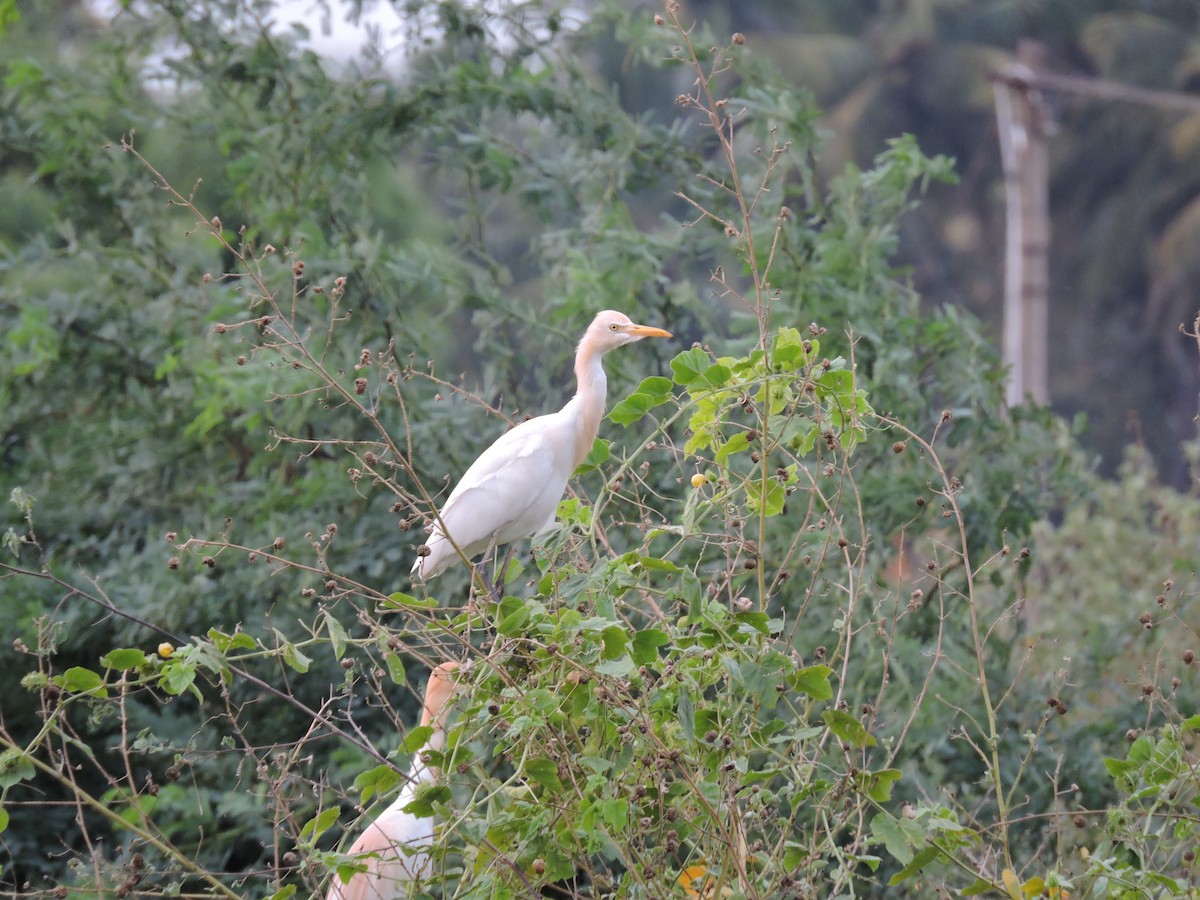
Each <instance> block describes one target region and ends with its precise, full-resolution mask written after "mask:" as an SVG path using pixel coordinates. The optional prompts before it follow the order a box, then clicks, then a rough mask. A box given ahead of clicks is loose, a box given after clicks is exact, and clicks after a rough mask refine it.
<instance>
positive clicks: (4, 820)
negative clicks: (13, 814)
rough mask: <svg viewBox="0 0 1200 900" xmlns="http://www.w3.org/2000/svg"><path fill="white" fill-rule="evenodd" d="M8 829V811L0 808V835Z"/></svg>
mask: <svg viewBox="0 0 1200 900" xmlns="http://www.w3.org/2000/svg"><path fill="white" fill-rule="evenodd" d="M7 828H8V810H7V809H5V808H4V807H3V806H0V834H4V832H5V830H6V829H7Z"/></svg>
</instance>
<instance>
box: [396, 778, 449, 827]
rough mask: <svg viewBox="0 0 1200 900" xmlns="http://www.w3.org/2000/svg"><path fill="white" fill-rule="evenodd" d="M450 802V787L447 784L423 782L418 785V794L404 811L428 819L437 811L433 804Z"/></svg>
mask: <svg viewBox="0 0 1200 900" xmlns="http://www.w3.org/2000/svg"><path fill="white" fill-rule="evenodd" d="M449 802H450V788H449V787H448V786H447V785H444V784H421V785H417V790H416V794H415V795H414V797H413V800H412V802H411V803H409V804H408V805H407V806H405V807H404V812H406V813H408V814H409V815H413V816H416V817H417V818H418V819H427V818H429V817H430V816H432V815H433V814H434V813H435V812H437V810H435V809H434V806H433V805H434V804H435V803H449Z"/></svg>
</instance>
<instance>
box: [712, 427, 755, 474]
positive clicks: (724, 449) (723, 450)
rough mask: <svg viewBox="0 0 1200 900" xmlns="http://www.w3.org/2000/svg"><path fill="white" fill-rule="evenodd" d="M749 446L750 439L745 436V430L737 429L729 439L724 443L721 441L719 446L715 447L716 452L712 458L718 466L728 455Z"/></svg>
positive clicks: (723, 463) (723, 462)
mask: <svg viewBox="0 0 1200 900" xmlns="http://www.w3.org/2000/svg"><path fill="white" fill-rule="evenodd" d="M749 446H750V439H749V438H748V437H747V435H746V432H744V431H739V432H738V433H737V434H735V435H734V436H733V437H731V438H730V439H729V440H727V441H726V442H725V443H723V444H722V445H721V446H720V447H718V448H717V452H716V454H715V455H714V456H713V459H714V460H715V461H716V463H717V465H718V466H723V465H725V463H726V461H727V460H728V459H729V457H730V456H732V455H733V454H735V453H740V452H742V451H743V450H745V449H747V448H748V447H749Z"/></svg>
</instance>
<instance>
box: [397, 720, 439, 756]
mask: <svg viewBox="0 0 1200 900" xmlns="http://www.w3.org/2000/svg"><path fill="white" fill-rule="evenodd" d="M431 737H433V726H432V725H418V726H416V727H415V728H410V729H409V731H408V734H406V735H405V736H404V740H403V741H402V742H401V743H400V749H401V750H403V751H404V752H405V753H416V752H417V751H418V750H420V749H421V748H422V747H424V746H425V745H426V744H427V743H429V739H430V738H431Z"/></svg>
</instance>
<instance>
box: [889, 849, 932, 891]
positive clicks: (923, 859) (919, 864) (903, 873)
mask: <svg viewBox="0 0 1200 900" xmlns="http://www.w3.org/2000/svg"><path fill="white" fill-rule="evenodd" d="M937 855H938V851H937V848H936V847H926V848H925V849H924V850H921V851H920V852H918V853H917V855H916V856H914V857H913V858H912V861H911V862H910V863H909V864H908V865H906V866H905V867H904V868H903V869H901V870H900V871H899V872H897V873H896V874H895V875H893V876H892V877H891V878H890V879H889V880H888V884H889V885H891V886H893V887H894V886H896V885H897V884H901V883H903V882H905V881H907V880H908V879H910V878H912V877H913V876H914V875H916V874H918V873H919V872H920V871H921V870H922V869H924V868H925V867H926V866H927V865H929V864H930V863H931V862H933V861H934V860H935V859H937Z"/></svg>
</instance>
